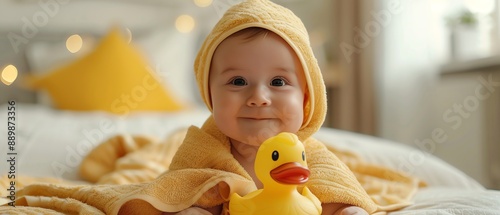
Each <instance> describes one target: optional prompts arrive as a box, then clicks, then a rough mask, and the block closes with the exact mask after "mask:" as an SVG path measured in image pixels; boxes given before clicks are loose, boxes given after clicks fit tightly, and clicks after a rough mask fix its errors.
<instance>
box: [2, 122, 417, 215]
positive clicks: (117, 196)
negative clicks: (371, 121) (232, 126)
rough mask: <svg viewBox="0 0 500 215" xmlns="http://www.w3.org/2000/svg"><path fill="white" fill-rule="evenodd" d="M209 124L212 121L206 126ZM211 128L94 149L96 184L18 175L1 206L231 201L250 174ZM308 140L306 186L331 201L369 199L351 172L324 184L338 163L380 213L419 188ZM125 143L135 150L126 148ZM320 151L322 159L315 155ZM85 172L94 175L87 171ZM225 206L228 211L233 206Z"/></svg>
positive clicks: (166, 206)
mask: <svg viewBox="0 0 500 215" xmlns="http://www.w3.org/2000/svg"><path fill="white" fill-rule="evenodd" d="M211 125H212V124H211V123H208V124H206V127H211ZM206 127H205V126H204V127H202V128H201V129H199V128H196V127H191V128H189V130H188V131H187V135H186V130H180V131H178V132H176V133H174V134H173V135H170V136H169V138H168V139H166V140H164V141H157V140H156V139H154V138H149V137H143V136H129V135H118V136H115V137H112V138H110V139H108V140H107V141H105V142H103V143H102V144H101V145H100V146H99V147H97V148H95V149H94V150H92V151H91V152H90V153H89V155H88V156H87V157H85V159H84V161H83V162H82V166H81V169H90V168H97V169H106V170H107V171H98V172H99V173H100V174H92V175H91V176H90V177H91V178H92V177H95V178H98V179H99V180H98V181H97V182H96V183H95V184H94V185H85V184H84V185H76V184H77V182H72V181H64V180H61V179H50V178H46V179H42V178H34V177H25V176H17V177H16V185H17V187H16V189H17V190H18V192H17V197H18V199H17V200H16V207H15V208H13V207H11V206H5V205H4V206H0V214H40V213H43V214H60V213H64V214H72V213H73V212H74V210H75V208H77V209H78V210H79V212H80V214H117V213H118V212H119V214H161V211H178V210H182V209H184V208H186V207H189V206H190V205H192V204H195V205H199V206H206V207H208V206H211V205H215V204H221V203H225V200H226V199H227V198H228V196H229V195H230V193H232V192H237V193H238V194H241V195H244V194H246V193H248V192H251V191H253V190H255V189H256V188H255V185H254V183H253V182H252V181H251V179H250V177H249V176H248V174H247V173H246V172H245V170H243V168H242V167H241V166H240V165H239V164H238V163H237V161H236V160H234V159H233V158H232V156H231V154H230V151H229V145H228V142H220V141H218V140H217V137H223V135H221V134H220V133H212V132H213V131H214V130H212V132H211V131H208V133H207V131H206V130H205V128H206ZM204 130H205V131H204ZM209 133H211V134H209ZM185 136H186V139H185V141H184V143H183V139H184V137H185ZM198 138H202V139H203V140H206V142H205V143H206V145H205V144H204V145H203V147H199V145H198V144H197V143H198V141H199V139H198ZM310 141H312V142H309V141H308V142H306V143H305V146H306V151H307V153H308V154H307V157H308V159H309V163H308V165H309V168H310V169H311V172H312V175H311V176H310V177H311V178H310V182H308V183H307V184H306V186H307V187H309V188H311V191H312V190H313V189H315V190H316V191H313V192H316V195H323V194H322V193H327V192H330V191H334V192H336V191H337V190H338V191H339V193H338V194H336V195H327V198H330V200H332V201H337V200H339V201H341V202H361V201H358V200H357V199H353V198H352V197H353V196H359V195H360V196H364V195H365V194H364V191H363V190H360V189H359V187H357V186H356V185H351V184H348V185H346V186H351V187H353V188H352V193H349V192H348V193H346V192H345V191H344V190H345V189H346V188H347V189H351V187H343V186H344V185H342V183H341V182H340V181H341V180H342V181H350V180H352V178H351V176H350V175H349V174H346V175H339V176H336V177H338V178H336V180H335V181H338V182H339V183H331V184H330V185H329V186H322V185H321V184H322V183H323V182H320V181H319V178H321V177H322V176H320V174H322V173H318V171H328V169H332V168H334V169H340V170H339V171H337V172H340V173H347V172H348V171H345V168H346V167H345V165H343V164H342V162H344V163H346V164H347V166H348V167H349V168H350V169H351V170H352V171H353V172H354V174H355V176H356V177H357V179H358V181H360V182H361V185H362V186H363V188H364V189H365V190H366V191H367V192H368V195H369V196H370V198H371V199H372V200H373V201H374V202H375V203H377V204H378V206H376V207H377V209H376V211H378V212H381V213H378V214H383V212H384V211H392V210H397V209H399V208H401V207H402V206H404V205H406V204H408V203H409V201H408V200H409V199H410V198H411V197H412V195H413V192H415V191H416V188H417V186H418V183H419V181H418V180H417V179H415V178H411V177H408V176H405V175H403V174H400V173H397V172H394V171H391V170H388V169H385V168H383V167H380V166H374V165H370V164H366V163H364V162H363V160H362V159H360V158H359V157H357V156H356V155H354V154H352V153H349V152H345V151H338V150H336V149H334V148H328V150H325V149H326V148H325V146H324V145H323V144H321V143H319V142H317V141H314V140H312V139H311V140H310ZM181 144H182V146H181ZM124 146H127V148H129V149H128V150H124ZM178 148H179V149H178ZM189 150H193V151H192V152H190V154H189V155H190V156H189V157H185V158H186V159H185V160H182V159H179V158H182V156H181V157H177V158H176V159H174V162H175V163H172V157H173V156H174V154H178V155H182V154H184V153H186V151H189ZM331 152H334V153H335V155H336V156H338V157H339V158H340V159H341V161H342V162H336V161H332V162H333V165H334V166H332V167H328V166H325V164H324V162H318V161H321V160H322V157H324V156H328V154H330V153H331ZM110 154H111V155H120V156H110V157H111V158H110V159H109V160H107V161H103V160H102V159H101V158H100V157H102V156H106V155H110ZM315 154H317V155H319V156H314V155H315ZM189 158H191V160H192V161H193V162H189V163H190V164H191V165H192V167H193V168H192V169H183V168H180V166H183V165H181V164H182V163H186V160H189ZM315 160H316V161H315ZM171 163H172V165H170V164H171ZM327 165H328V163H327ZM169 166H171V170H170V172H169V173H165V174H163V175H162V171H159V170H158V169H159V168H163V169H164V170H165V171H166V170H168V168H169ZM208 167H210V168H208ZM179 168H180V169H179ZM325 174H328V173H325ZM193 175H196V176H193ZM82 177H84V178H87V177H89V176H88V175H86V173H85V172H82ZM9 182H10V179H8V178H7V177H3V178H0V195H1V196H7V195H8V194H7V193H6V192H7V188H8V186H9ZM41 182H43V183H41ZM78 183H79V182H78ZM354 183H355V184H356V182H354ZM195 185H198V186H195ZM330 186H331V187H330ZM313 187H314V188H313ZM346 197H347V198H346ZM7 202H8V200H6V199H4V200H3V201H2V203H4V204H7ZM365 202H366V204H367V205H364V206H363V205H360V206H362V207H373V203H370V201H365ZM225 206H226V207H225V208H226V209H227V204H225ZM70 212H71V213H70ZM98 212H100V213H98ZM146 212H147V213H146Z"/></svg>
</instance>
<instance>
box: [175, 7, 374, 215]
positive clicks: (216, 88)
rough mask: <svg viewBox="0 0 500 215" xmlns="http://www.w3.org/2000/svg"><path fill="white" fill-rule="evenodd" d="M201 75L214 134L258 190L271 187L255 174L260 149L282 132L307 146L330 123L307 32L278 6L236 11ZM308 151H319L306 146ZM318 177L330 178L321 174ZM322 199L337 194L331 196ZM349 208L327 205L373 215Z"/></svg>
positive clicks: (199, 68)
mask: <svg viewBox="0 0 500 215" xmlns="http://www.w3.org/2000/svg"><path fill="white" fill-rule="evenodd" d="M195 72H196V76H197V81H198V84H199V87H200V91H201V94H202V97H203V99H204V101H205V104H206V105H207V107H208V108H209V109H210V110H211V111H212V116H211V117H210V118H209V119H208V120H207V122H206V123H205V125H204V127H207V126H206V125H207V124H210V123H211V122H212V121H213V124H215V127H216V128H213V129H216V130H217V131H216V132H215V133H216V134H215V135H214V136H219V133H220V134H223V135H225V137H224V138H225V139H226V140H224V141H228V142H229V145H230V153H231V154H232V157H234V159H235V160H236V161H237V162H238V163H239V165H241V167H242V168H243V169H244V170H245V171H246V173H248V175H249V176H250V177H251V179H252V180H253V181H254V183H255V185H256V187H257V188H258V189H260V188H262V187H263V186H262V183H261V182H260V181H259V180H258V179H257V177H256V175H255V172H254V161H255V155H256V152H257V149H258V147H259V146H260V144H261V143H262V142H263V141H264V140H266V139H267V138H269V137H271V136H274V135H277V134H278V133H280V132H292V133H295V134H297V136H298V137H299V138H300V139H301V140H302V141H304V140H306V139H310V136H311V135H312V134H313V133H314V132H316V131H317V130H318V129H319V127H320V126H321V124H322V122H323V120H324V117H325V113H326V95H325V89H324V83H323V79H322V77H321V72H320V71H319V67H318V65H317V62H316V60H315V58H314V56H313V54H312V51H311V48H310V45H309V41H308V37H307V31H306V30H305V28H304V26H303V24H302V22H301V21H300V19H298V18H297V17H296V16H295V15H293V13H292V12H291V11H289V10H288V9H286V8H283V7H281V6H279V5H276V4H274V3H272V2H270V1H267V0H248V1H245V2H243V3H240V4H238V5H235V6H233V7H232V8H230V9H229V10H228V11H227V12H226V14H225V15H224V17H222V19H221V20H220V21H219V23H218V24H217V25H216V26H215V27H214V29H213V30H212V33H211V34H210V35H209V36H208V37H207V39H206V40H205V43H204V45H203V47H202V48H201V50H200V52H199V54H198V56H197V59H196V62H195ZM211 129H212V128H211ZM187 136H189V133H188V134H187ZM187 136H186V137H187ZM202 142H203V141H201V142H200V144H203V143H202ZM305 144H306V145H307V142H305ZM322 147H323V148H324V146H322ZM307 153H312V152H310V151H309V152H308V151H307V147H306V154H307ZM307 156H308V157H309V156H313V155H307ZM328 156H332V159H337V158H336V157H334V155H333V154H332V155H330V154H327V157H328ZM177 159H184V160H185V159H186V158H178V157H174V160H173V163H174V164H175V163H176V160H177ZM327 159H328V158H327ZM171 167H172V166H171ZM332 168H333V167H332ZM346 170H347V168H346ZM351 174H352V173H351ZM311 175H315V176H314V177H317V178H318V179H320V180H322V178H321V177H322V176H321V175H320V174H318V173H317V172H315V170H314V169H311ZM312 177H313V176H312ZM328 180H336V179H328ZM306 185H307V184H306ZM318 187H321V186H318ZM318 189H319V188H316V190H318ZM311 191H312V192H313V193H314V192H315V191H314V189H311ZM321 192H323V191H321ZM346 192H349V191H346ZM314 194H316V193H314ZM321 195H337V194H336V193H329V192H328V191H324V192H323V193H321ZM323 199H324V198H323ZM320 200H322V198H320ZM343 202H344V203H337V202H330V201H328V202H324V203H323V204H322V207H323V214H328V215H330V214H335V215H342V214H368V213H367V211H365V210H364V209H362V208H361V207H357V206H353V205H350V204H345V202H348V201H343ZM223 211H226V209H225V208H223V207H222V206H221V205H218V206H215V207H210V208H203V209H201V208H198V207H192V208H188V209H186V210H184V211H181V212H179V213H178V214H208V212H209V213H210V214H221V212H223Z"/></svg>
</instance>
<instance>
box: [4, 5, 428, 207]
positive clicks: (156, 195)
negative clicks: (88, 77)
mask: <svg viewBox="0 0 500 215" xmlns="http://www.w3.org/2000/svg"><path fill="white" fill-rule="evenodd" d="M249 27H260V28H265V29H268V30H270V31H272V32H274V33H276V34H277V35H279V36H280V37H282V38H283V39H284V40H285V41H286V42H287V43H288V44H289V45H290V47H292V49H293V50H294V51H295V53H296V54H297V56H298V58H299V60H300V62H301V64H302V66H303V68H304V72H305V77H306V80H307V95H306V97H305V98H306V99H307V101H306V102H305V107H304V116H305V117H304V118H305V121H304V122H303V125H302V127H301V129H300V130H299V131H298V133H297V136H298V137H299V139H300V140H301V141H302V142H303V143H304V145H305V147H306V154H307V155H306V156H307V157H308V166H309V168H310V171H311V175H310V180H309V181H308V182H307V183H306V186H307V187H308V188H309V189H310V190H311V191H312V192H313V193H314V194H315V195H316V196H317V197H318V198H319V199H320V201H321V202H323V203H331V202H337V203H345V204H350V205H356V206H359V207H362V208H364V209H365V210H366V211H368V212H369V213H370V214H372V213H381V214H383V213H385V212H386V211H391V210H397V209H400V208H402V207H404V206H407V205H408V204H410V202H409V199H410V198H411V197H412V195H413V194H414V193H415V191H416V190H417V189H418V186H419V181H418V180H417V179H415V178H411V177H408V176H405V175H403V174H401V173H398V172H395V171H392V170H389V169H386V168H383V167H379V166H374V165H370V164H367V163H363V162H362V161H361V160H360V159H359V158H358V157H356V156H354V155H352V154H349V153H345V152H340V151H336V150H335V149H332V148H327V147H326V146H325V145H323V144H322V143H320V142H319V141H317V140H316V139H314V138H312V137H311V135H312V134H314V133H315V132H316V131H317V130H318V129H319V128H320V127H321V125H322V123H323V120H324V117H325V114H326V96H325V86H324V83H323V78H322V75H321V72H320V69H319V67H318V63H317V62H316V59H315V57H314V56H313V52H312V50H311V47H310V45H309V38H308V34H307V31H306V29H305V27H304V26H303V24H302V22H301V21H300V19H299V18H298V17H296V16H295V15H294V14H293V13H292V12H291V11H290V10H288V9H286V8H284V7H282V6H279V5H277V4H274V3H272V2H270V1H268V0H247V1H244V2H242V3H240V4H237V5H235V6H233V7H232V8H230V9H229V10H228V11H227V12H226V13H225V14H224V16H223V17H222V18H221V20H220V21H219V22H218V23H217V25H216V26H215V27H214V29H213V30H212V32H211V33H210V34H209V35H208V37H207V38H206V40H205V42H204V43H203V46H202V48H201V50H200V52H199V53H198V56H197V58H196V61H195V73H196V78H197V82H198V84H199V87H200V91H201V94H202V97H203V99H204V101H205V104H206V105H207V107H208V108H209V109H210V110H211V101H210V93H209V86H208V77H209V76H208V74H209V69H210V63H211V59H212V55H213V54H214V52H215V50H216V48H217V46H218V45H219V44H220V43H221V42H222V41H223V40H224V39H225V38H227V37H228V36H229V35H231V34H233V33H235V32H237V31H239V30H242V29H245V28H249ZM182 139H183V138H174V140H172V141H170V142H169V141H167V142H168V144H169V145H168V146H167V145H166V144H157V143H155V144H145V143H144V140H140V141H139V140H138V139H137V138H136V139H134V138H130V137H129V138H121V139H120V138H118V139H115V140H114V142H113V141H111V142H106V143H104V144H103V145H101V146H99V147H97V148H96V149H94V150H93V151H92V152H91V153H90V155H89V156H88V157H87V158H86V159H85V160H84V161H83V163H82V169H81V170H82V176H83V177H84V178H87V179H88V180H89V181H91V182H97V183H99V181H100V180H101V181H105V182H104V183H105V184H101V185H78V186H77V185H72V186H69V185H55V184H36V185H29V186H27V187H25V188H24V189H23V190H21V191H20V192H18V196H19V198H18V199H17V201H16V205H17V206H18V207H16V208H11V207H9V208H6V207H5V206H4V207H0V214H1V213H4V212H5V213H9V214H16V213H18V214H24V213H25V212H26V211H28V209H27V208H26V207H20V206H28V207H37V210H39V211H43V213H46V214H50V213H52V214H59V213H58V212H56V211H59V212H63V213H80V214H161V213H162V211H167V212H176V211H180V210H183V209H186V208H188V207H191V206H193V205H194V206H200V207H206V208H208V207H212V206H216V205H221V204H224V205H225V207H224V211H223V213H225V214H227V213H228V212H227V210H226V208H227V201H228V199H229V196H230V194H231V193H233V192H237V193H238V194H240V195H245V194H247V193H249V192H251V191H253V190H255V189H256V186H255V183H254V182H253V181H252V178H251V177H250V175H249V174H248V173H247V172H246V171H245V170H244V169H243V167H242V166H241V165H240V164H239V163H238V162H237V161H236V160H235V159H234V157H233V156H232V154H231V151H230V149H231V146H230V143H229V140H228V137H227V136H225V135H224V134H223V133H222V132H221V131H220V130H219V129H218V128H217V127H216V125H215V122H214V120H213V118H212V117H209V118H208V119H207V121H206V122H205V123H204V124H203V126H202V127H201V128H197V127H194V126H192V127H190V128H189V129H188V131H187V134H186V135H185V138H184V139H183V142H182V145H180V146H179V147H178V149H177V151H176V153H175V155H173V158H172V156H169V155H171V154H172V150H175V149H172V148H171V146H172V144H173V146H175V147H177V146H178V145H179V144H180V141H182ZM141 150H142V152H141ZM113 152H114V153H113ZM118 152H120V153H118ZM124 152H125V153H124ZM129 152H130V153H131V155H132V156H131V157H129V158H128V159H126V160H120V159H119V157H121V156H124V154H126V153H129ZM137 152H139V153H137ZM145 152H147V153H145ZM103 154H108V155H109V154H112V156H111V158H112V159H113V160H112V161H109V160H108V161H107V160H105V158H103V156H102V155H103ZM134 155H135V156H136V157H134ZM171 158H172V159H171ZM339 158H341V159H342V160H343V161H346V162H345V163H344V162H342V161H341V159H339ZM118 161H119V162H118ZM346 164H347V165H346ZM115 165H116V166H115ZM120 166H125V167H126V168H124V169H123V170H120V171H118V170H117V169H116V168H119V167H120ZM167 167H168V168H167ZM96 168H99V171H98V174H95V173H96V172H95V171H92V170H95V169H96ZM114 168H115V169H114ZM127 168H128V169H127ZM167 169H168V170H167ZM161 170H166V171H165V172H164V173H163V174H161V175H160V173H159V172H160V171H161ZM145 172H147V174H141V173H145ZM134 175H135V176H137V175H139V176H141V177H140V178H139V179H138V178H134V177H132V176H134ZM145 175H147V176H148V177H145ZM132 182H133V183H132ZM139 182H141V183H139ZM360 182H361V183H360ZM127 183H132V184H127ZM113 184H114V185H113ZM44 208H45V209H44ZM36 213H37V212H34V213H33V214H36Z"/></svg>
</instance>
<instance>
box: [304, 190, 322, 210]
mask: <svg viewBox="0 0 500 215" xmlns="http://www.w3.org/2000/svg"><path fill="white" fill-rule="evenodd" d="M302 196H304V197H306V198H307V199H309V200H311V202H312V203H313V204H314V207H316V209H317V210H318V214H321V212H322V211H323V208H322V207H321V201H319V199H318V197H316V196H315V195H314V194H313V193H312V192H311V191H310V190H309V188H307V187H304V189H302Z"/></svg>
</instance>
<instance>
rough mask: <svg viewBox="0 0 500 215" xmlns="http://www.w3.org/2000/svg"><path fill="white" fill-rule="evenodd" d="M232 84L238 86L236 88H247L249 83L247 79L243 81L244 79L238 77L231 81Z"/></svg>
mask: <svg viewBox="0 0 500 215" xmlns="http://www.w3.org/2000/svg"><path fill="white" fill-rule="evenodd" d="M229 83H230V84H232V85H236V86H245V85H247V81H245V79H243V78H242V77H236V78H233V79H231V80H230V81H229Z"/></svg>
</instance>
